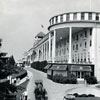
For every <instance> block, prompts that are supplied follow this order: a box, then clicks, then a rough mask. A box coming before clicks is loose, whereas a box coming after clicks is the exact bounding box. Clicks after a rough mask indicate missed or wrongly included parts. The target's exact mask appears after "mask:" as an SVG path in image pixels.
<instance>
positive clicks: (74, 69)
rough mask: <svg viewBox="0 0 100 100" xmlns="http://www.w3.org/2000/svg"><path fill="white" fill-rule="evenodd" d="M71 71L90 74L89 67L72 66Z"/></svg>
mask: <svg viewBox="0 0 100 100" xmlns="http://www.w3.org/2000/svg"><path fill="white" fill-rule="evenodd" d="M70 70H71V71H88V72H91V71H92V70H91V66H79V65H72V66H71V69H70Z"/></svg>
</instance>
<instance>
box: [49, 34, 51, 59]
mask: <svg viewBox="0 0 100 100" xmlns="http://www.w3.org/2000/svg"><path fill="white" fill-rule="evenodd" d="M49 61H51V33H49Z"/></svg>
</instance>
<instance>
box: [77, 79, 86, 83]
mask: <svg viewBox="0 0 100 100" xmlns="http://www.w3.org/2000/svg"><path fill="white" fill-rule="evenodd" d="M77 81H78V84H85V81H84V79H77Z"/></svg>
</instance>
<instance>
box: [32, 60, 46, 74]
mask: <svg viewBox="0 0 100 100" xmlns="http://www.w3.org/2000/svg"><path fill="white" fill-rule="evenodd" d="M46 65H47V61H42V62H40V61H36V62H33V63H32V64H31V67H32V68H34V69H37V70H39V71H42V72H45V70H44V67H45V66H46Z"/></svg>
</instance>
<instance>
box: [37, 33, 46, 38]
mask: <svg viewBox="0 0 100 100" xmlns="http://www.w3.org/2000/svg"><path fill="white" fill-rule="evenodd" d="M44 36H45V33H43V32H39V33H38V34H37V35H36V36H35V38H37V37H38V38H43V37H44Z"/></svg>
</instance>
